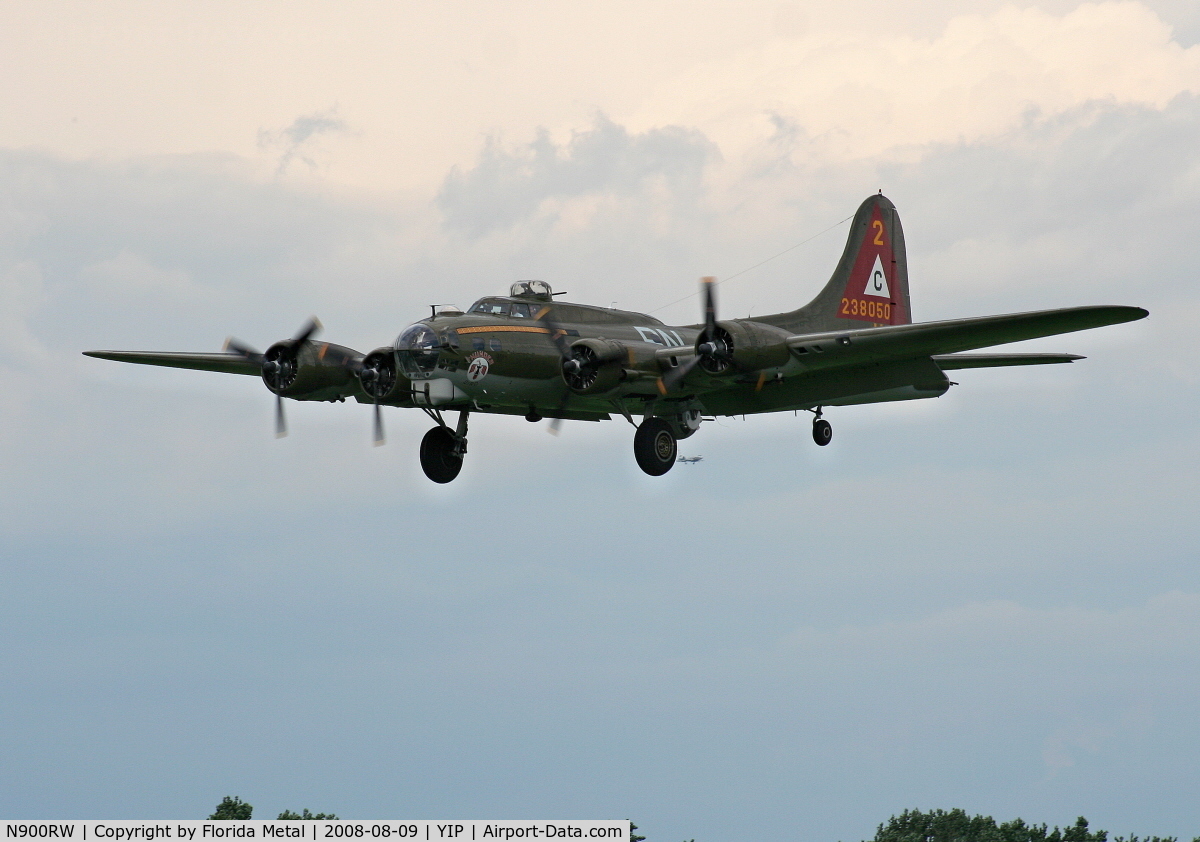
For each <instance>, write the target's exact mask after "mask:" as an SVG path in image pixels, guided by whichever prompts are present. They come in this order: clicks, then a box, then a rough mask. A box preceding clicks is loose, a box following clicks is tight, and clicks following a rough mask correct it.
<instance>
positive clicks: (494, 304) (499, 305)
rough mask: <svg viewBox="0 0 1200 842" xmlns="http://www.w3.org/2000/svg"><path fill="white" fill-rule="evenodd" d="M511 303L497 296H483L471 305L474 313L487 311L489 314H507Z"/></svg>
mask: <svg viewBox="0 0 1200 842" xmlns="http://www.w3.org/2000/svg"><path fill="white" fill-rule="evenodd" d="M509 306H510V305H509V303H508V302H507V301H499V300H497V299H495V298H481V299H480V300H479V301H476V302H475V304H474V305H472V307H471V312H472V313H486V314H487V315H489V316H507V315H508V308H509Z"/></svg>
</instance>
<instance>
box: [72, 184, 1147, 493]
mask: <svg viewBox="0 0 1200 842" xmlns="http://www.w3.org/2000/svg"><path fill="white" fill-rule="evenodd" d="M702 290H703V293H704V296H703V297H704V321H703V322H701V323H699V324H694V325H684V326H678V327H677V326H670V325H666V324H663V323H662V322H661V321H659V320H658V319H656V318H653V317H652V316H648V315H644V314H641V313H632V312H626V311H623V310H615V309H611V308H604V307H592V306H588V305H584V304H571V303H567V302H565V301H556V300H555V293H553V292H552V291H551V288H550V286H549V285H548V284H546V283H544V282H542V281H520V282H518V283H515V284H513V285H512V288H511V290H510V291H509V294H508V295H507V296H496V297H488V298H481V299H480V300H479V301H477V302H475V303H474V304H473V305H472V306H471V307H470V309H468V310H467V311H466V312H465V313H464V312H462V311H461V310H458V309H457V308H453V307H442V308H440V309H436V308H435V312H434V313H433V314H432V315H431V316H430V317H429V318H426V319H422V320H420V321H418V322H416V323H415V324H413V325H411V326H409V327H407V328H405V329H404V330H403V331H402V332H401V333H400V336H399V337H398V338H397V339H396V341H395V343H394V344H392V345H387V346H384V347H382V348H377V349H375V350H374V351H371V352H370V353H366V354H363V353H360V352H358V351H355V350H353V349H352V348H347V347H345V346H342V345H334V344H332V343H329V342H321V341H318V340H317V339H315V338H314V336H315V335H316V333H317V331H318V330H319V329H320V323H319V322H317V321H316V320H315V319H313V320H312V321H310V322H309V323H308V324H307V325H305V326H304V328H303V329H301V331H300V332H299V333H298V334H297V335H296V336H294V337H292V338H291V339H284V340H282V341H280V342H276V343H275V344H274V345H272V346H271V347H269V348H268V349H267V350H266V351H265V352H264V353H259V352H258V351H255V350H253V349H251V348H249V347H248V346H246V345H243V344H241V343H239V342H237V341H235V340H232V339H231V340H229V341H228V342H227V343H226V348H225V351H224V352H221V353H207V354H206V353H177V352H142V351H86V352H84V353H86V354H87V355H88V356H91V357H100V358H101V359H108V360H118V361H121V362H131V363H141V364H145V365H162V366H173V367H176V368H191V369H200V370H205V371H219V372H227V373H231V374H247V375H254V376H258V377H261V378H262V380H263V382H264V383H265V384H266V386H267V388H268V389H270V390H271V391H272V392H274V393H275V396H276V426H277V433H278V434H280V435H282V434H283V433H284V432H285V425H284V415H283V399H284V398H291V399H292V400H301V401H344V400H345V399H346V398H354V399H355V400H357V401H358V402H359V403H366V404H372V405H373V406H374V411H375V438H376V442H377V443H380V442H382V440H383V427H382V418H381V415H380V408H381V407H383V406H394V407H406V408H416V409H419V410H421V411H423V412H425V413H426V414H427V415H428V416H429V417H430V418H431V419H432V420H433V421H434V422H435V424H436V426H434V427H433V428H432V429H431V430H429V432H427V433H426V434H425V437H424V439H423V440H422V441H421V467H422V468H423V469H424V471H425V474H426V476H428V477H429V478H430V479H431V480H433V481H434V482H440V483H446V482H450V481H451V480H453V479H454V478H455V477H457V476H458V474H459V471H460V470H461V468H462V464H463V457H464V456H465V455H466V453H467V420H468V417H469V416H470V414H471V413H472V412H481V413H500V414H506V415H523V416H525V418H526V420H528V421H540V420H542V419H543V418H550V419H552V420H551V425H552V426H551V429H552V430H554V429H557V425H558V424H559V423H560V422H561V420H562V419H569V420H583V421H603V420H607V419H609V418H611V417H612V416H613V415H614V414H615V415H619V416H621V417H623V418H625V419H626V420H627V421H629V422H630V423H631V424H633V425H634V426H635V427H636V428H637V432H636V433H635V434H634V437H633V452H634V456H635V458H636V459H637V463H638V465H639V466H640V467H641V469H642V470H643V471H645V472H646V473H647V474H651V475H653V476H659V475H662V474H665V473H666V472H667V471H669V470H670V469H671V467H672V466H673V465H674V464H675V462H676V455H677V445H676V443H677V442H678V440H679V439H685V438H687V437H689V436H691V435H692V434H694V433H695V432H696V430H697V429H698V428H699V427H700V424H701V422H702V421H703V420H704V419H705V418H706V417H711V416H718V415H752V414H755V413H760V412H779V411H784V410H788V411H792V410H805V411H810V412H812V413H813V415H814V418H813V426H812V433H813V438H814V440H815V441H816V443H817V444H819V445H827V444H829V442H830V439H831V437H832V435H833V430H832V427H831V426H830V424H829V422H828V421H827V420H825V418H824V417H823V414H824V410H825V409H826V408H827V407H831V406H848V405H852V404H863V403H876V402H880V401H901V400H913V399H917V398H935V397H938V396H940V395H942V394H945V392H946V390H947V389H949V388H950V386H951V385H952V384H951V382H950V380H949V379H948V378H947V377H946V372H947V371H953V370H955V369H962V368H984V367H989V366H1012V365H1040V364H1048V363H1068V362H1073V361H1074V360H1078V359H1082V357H1079V356H1075V355H1072V354H1046V353H991V354H974V353H968V352H970V351H974V350H977V349H980V348H988V347H991V346H995V345H1003V344H1005V343H1009V342H1017V341H1020V340H1024V339H1034V338H1037V337H1042V336H1052V335H1055V334H1059V333H1069V332H1071V331H1076V330H1086V329H1088V328H1094V327H1101V326H1104V325H1112V324H1118V323H1120V322H1129V321H1133V320H1135V319H1141V318H1144V317H1145V316H1147V315H1148V313H1147V311H1146V310H1143V309H1141V308H1140V307H1118V306H1093V307H1069V308H1064V309H1057V310H1040V311H1036V312H1030V313H1016V314H1010V315H1001V316H982V317H976V318H967V319H952V320H947V321H936V322H921V323H914V322H913V321H912V317H911V314H912V309H911V307H910V304H909V289H908V266H907V263H906V260H905V249H904V232H903V230H902V229H901V227H900V219H899V217H898V216H897V214H896V208H895V206H894V205H893V204H892V203H891V202H890V201H889V200H888V199H887V198H885V197H884V196H883V195H882V193H880V194H878V195H873V196H870V197H869V198H868V199H866V201H864V202H863V203H862V205H860V206H859V208H858V211H857V212H856V214H855V216H854V219H853V222H852V223H851V228H850V235H849V238H848V240H847V242H846V248H845V251H844V252H843V253H842V257H841V260H840V261H839V263H838V265H837V268H836V269H835V270H834V272H833V276H832V277H831V278H830V279H829V282H828V283H827V284H826V285H825V287H824V288H823V289H822V290H821V291H820V292H819V293H818V294H817V296H816V298H814V299H813V300H812V301H811V302H809V303H808V304H806V305H804V306H803V307H800V308H799V309H796V310H789V311H787V312H782V313H776V314H774V315H766V316H755V317H754V318H745V319H730V320H721V319H718V317H717V306H716V297H715V294H714V282H713V279H711V278H705V279H704V281H703V286H702ZM447 412H457V413H458V417H457V419H456V420H455V423H454V424H453V425H452V424H450V423H448V422H447V420H446V413H447ZM635 418H641V422H640V423H637V422H635V421H634V419H635Z"/></svg>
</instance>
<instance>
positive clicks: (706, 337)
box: [658, 278, 733, 395]
mask: <svg viewBox="0 0 1200 842" xmlns="http://www.w3.org/2000/svg"><path fill="white" fill-rule="evenodd" d="M716 286H717V279H716V278H701V279H700V288H701V290H702V291H703V292H704V330H702V331H700V336H699V337H698V338H697V340H696V355H695V356H693V357H692V358H691V359H690V360H688V361H687V362H685V363H684V364H683V365H681V366H679V367H677V368H673V369H671V370H670V371H668V372H667V373H666V374H664V375H663V376H662V377H660V378H658V389H659V391H660V392H662V393H663V394H664V395H665V394H666V393H667V392H672V391H674V390H675V389H677V388H678V387H679V384H680V383H682V382H683V381H684V379H685V378H686V377H687V376H688V375H689V374H691V373H692V370H693V369H695V368H696V366H700V367H701V368H703V369H704V370H705V371H707V372H709V373H710V374H720V373H721V372H723V371H725V370H726V369H728V368H729V367H730V366H731V365H733V337H732V336H730V335H729V331H727V330H726V329H725V328H723V327H721V326H720V325H719V324H717V294H716Z"/></svg>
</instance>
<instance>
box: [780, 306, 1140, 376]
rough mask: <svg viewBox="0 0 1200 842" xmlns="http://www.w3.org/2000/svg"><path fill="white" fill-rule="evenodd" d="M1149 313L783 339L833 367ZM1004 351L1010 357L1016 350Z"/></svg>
mask: <svg viewBox="0 0 1200 842" xmlns="http://www.w3.org/2000/svg"><path fill="white" fill-rule="evenodd" d="M1148 315H1150V314H1149V313H1148V312H1147V311H1146V310H1143V309H1142V308H1141V307H1117V306H1103V307H1067V308H1064V309H1061V310H1038V311H1036V312H1032V313H1011V314H1008V315H1003V316H979V317H976V318H971V319H951V320H947V321H940V322H918V323H916V324H907V325H884V326H882V327H870V328H860V329H858V330H843V331H836V332H832V331H831V332H823V333H810V334H802V335H799V336H790V337H788V339H787V344H788V347H789V348H791V349H792V353H793V354H795V355H796V357H797V358H799V359H801V360H803V362H804V363H805V365H807V366H808V367H810V368H833V367H838V366H843V365H859V364H863V363H875V362H886V361H888V360H902V359H912V358H914V357H930V356H934V355H943V354H956V353H959V352H961V351H973V350H975V349H977V348H988V347H990V346H992V345H1005V344H1007V343H1009V342H1020V341H1022V340H1025V339H1038V338H1040V337H1043V336H1055V335H1057V334H1060V333H1071V332H1073V331H1076V330H1088V329H1089V328H1094V327H1104V326H1105V325H1115V324H1120V323H1122V322H1132V321H1136V320H1137V319H1143V318H1145V317H1146V316H1148ZM1006 356H1009V357H1010V358H1011V357H1012V356H1015V355H1006ZM1010 364H1011V363H1010Z"/></svg>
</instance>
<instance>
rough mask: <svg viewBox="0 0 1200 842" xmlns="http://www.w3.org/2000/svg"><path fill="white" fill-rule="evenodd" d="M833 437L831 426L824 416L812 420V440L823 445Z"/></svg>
mask: <svg viewBox="0 0 1200 842" xmlns="http://www.w3.org/2000/svg"><path fill="white" fill-rule="evenodd" d="M831 439H833V426H832V425H831V424H830V423H829V422H828V421H826V420H825V419H824V418H818V419H816V420H815V421H813V441H815V442H816V443H817V444H819V445H821V447H824V446H825V445H827V444H829V442H830V440H831Z"/></svg>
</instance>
